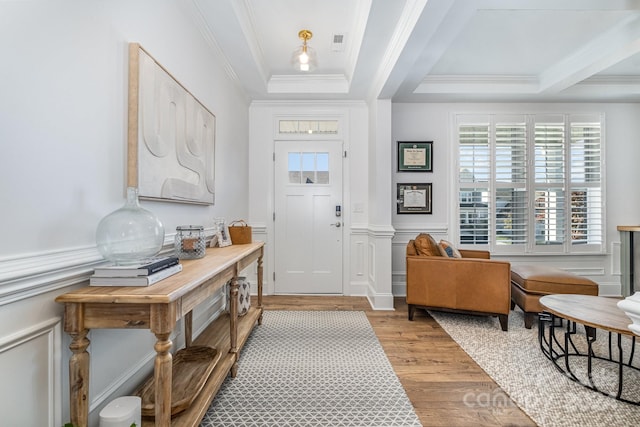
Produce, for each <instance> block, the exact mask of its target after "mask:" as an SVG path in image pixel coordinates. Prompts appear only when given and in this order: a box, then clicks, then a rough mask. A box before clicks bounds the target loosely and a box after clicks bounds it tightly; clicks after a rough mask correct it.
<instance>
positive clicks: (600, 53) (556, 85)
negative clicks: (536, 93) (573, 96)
mask: <svg viewBox="0 0 640 427" xmlns="http://www.w3.org/2000/svg"><path fill="white" fill-rule="evenodd" d="M638 52H640V15H639V14H635V15H634V16H631V17H628V18H627V19H625V20H623V21H622V22H621V23H620V24H619V25H617V26H615V27H614V28H612V29H610V30H609V31H607V32H605V33H603V34H602V35H600V36H598V37H597V38H595V39H594V40H592V41H591V42H589V43H587V44H586V45H584V46H583V47H582V48H581V49H579V50H578V51H576V52H574V53H573V54H572V55H569V56H567V57H565V58H564V59H563V60H561V61H559V62H557V63H555V64H553V65H552V66H550V67H548V68H547V69H546V70H544V71H543V72H541V73H540V75H539V76H538V78H539V85H540V86H539V90H540V92H546V93H558V92H561V91H563V90H565V89H567V88H569V87H571V86H573V85H575V84H577V83H579V82H581V81H583V80H584V79H586V78H588V77H591V76H593V75H595V74H597V73H599V72H601V71H604V70H606V69H607V68H609V67H611V66H612V65H615V64H617V63H618V62H620V61H623V60H625V59H627V58H629V57H631V56H633V55H635V54H636V53H638Z"/></svg>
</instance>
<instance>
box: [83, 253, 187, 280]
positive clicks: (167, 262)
mask: <svg viewBox="0 0 640 427" xmlns="http://www.w3.org/2000/svg"><path fill="white" fill-rule="evenodd" d="M179 261H180V260H179V259H178V257H176V256H165V257H158V258H151V259H148V260H146V261H145V262H141V263H140V264H135V265H117V264H111V265H103V266H100V267H96V268H95V269H94V271H93V275H94V277H138V276H149V275H151V274H154V273H157V272H158V271H160V270H163V269H165V268H167V267H171V266H172V265H176V264H177V263H178V262H179Z"/></svg>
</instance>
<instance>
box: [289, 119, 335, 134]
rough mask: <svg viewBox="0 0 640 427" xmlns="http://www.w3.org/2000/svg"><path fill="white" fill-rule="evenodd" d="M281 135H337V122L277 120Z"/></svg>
mask: <svg viewBox="0 0 640 427" xmlns="http://www.w3.org/2000/svg"><path fill="white" fill-rule="evenodd" d="M278 133H279V134H281V135H337V134H338V120H279V121H278Z"/></svg>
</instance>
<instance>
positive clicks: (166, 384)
mask: <svg viewBox="0 0 640 427" xmlns="http://www.w3.org/2000/svg"><path fill="white" fill-rule="evenodd" d="M155 335H156V338H157V339H158V341H157V342H156V344H155V346H154V348H155V350H156V353H157V354H156V360H155V363H154V379H155V384H156V390H155V398H156V402H155V417H156V426H167V427H168V426H169V425H171V383H172V379H173V378H172V375H173V372H172V359H173V357H172V356H171V353H170V351H169V350H171V346H172V345H173V344H172V342H171V340H170V339H169V335H170V334H169V333H161V334H160V333H157V334H155Z"/></svg>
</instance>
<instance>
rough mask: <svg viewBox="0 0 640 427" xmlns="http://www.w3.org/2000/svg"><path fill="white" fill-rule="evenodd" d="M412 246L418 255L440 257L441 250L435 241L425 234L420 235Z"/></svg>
mask: <svg viewBox="0 0 640 427" xmlns="http://www.w3.org/2000/svg"><path fill="white" fill-rule="evenodd" d="M414 246H415V248H416V252H417V254H418V255H422V256H442V250H441V249H440V246H438V243H437V242H436V241H435V239H434V238H433V237H432V236H431V235H430V234H426V233H421V234H419V235H418V237H416V239H415V240H414Z"/></svg>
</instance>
